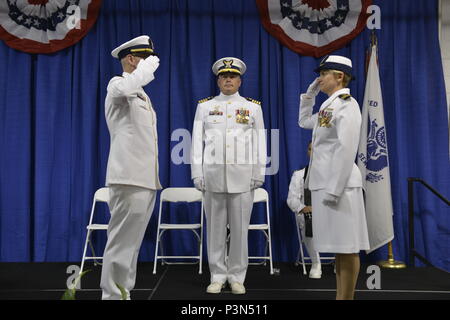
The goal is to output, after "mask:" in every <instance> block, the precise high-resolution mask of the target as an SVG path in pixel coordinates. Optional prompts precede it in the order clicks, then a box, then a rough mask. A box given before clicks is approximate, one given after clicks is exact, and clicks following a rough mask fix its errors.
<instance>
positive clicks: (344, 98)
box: [339, 93, 351, 100]
mask: <svg viewBox="0 0 450 320" xmlns="http://www.w3.org/2000/svg"><path fill="white" fill-rule="evenodd" d="M350 97H351V95H349V94H346V93H344V94H341V95H339V98H341V99H343V100H349V99H350Z"/></svg>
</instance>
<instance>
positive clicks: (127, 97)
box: [105, 60, 161, 190]
mask: <svg viewBox="0 0 450 320" xmlns="http://www.w3.org/2000/svg"><path fill="white" fill-rule="evenodd" d="M148 70H149V66H148V62H147V61H146V60H141V61H140V62H139V64H138V66H137V68H136V70H134V71H133V72H132V73H131V74H130V73H126V72H124V73H123V74H122V76H121V77H120V76H118V77H114V78H112V79H111V80H110V82H109V84H108V93H107V95H106V99H105V115H106V123H107V124H108V129H109V133H110V136H111V145H110V151H109V158H108V167H107V171H106V185H107V186H109V185H112V184H126V185H134V186H139V187H143V188H148V189H153V190H157V189H161V184H160V182H159V176H158V136H157V130H156V113H155V111H154V110H153V107H152V103H151V101H150V99H149V97H148V96H147V94H146V93H145V91H144V89H143V88H142V87H143V86H145V85H147V84H148V83H149V82H150V81H152V80H153V79H154V76H153V73H152V72H149V71H148Z"/></svg>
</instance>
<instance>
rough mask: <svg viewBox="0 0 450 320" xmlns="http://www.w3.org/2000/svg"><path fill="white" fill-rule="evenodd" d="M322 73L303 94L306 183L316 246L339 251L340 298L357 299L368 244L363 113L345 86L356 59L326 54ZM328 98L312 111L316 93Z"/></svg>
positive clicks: (320, 69) (337, 297)
mask: <svg viewBox="0 0 450 320" xmlns="http://www.w3.org/2000/svg"><path fill="white" fill-rule="evenodd" d="M315 71H316V72H318V73H319V74H320V76H319V77H318V78H316V79H315V80H314V81H313V82H312V83H311V85H310V86H309V87H308V90H307V92H306V93H305V94H302V95H301V96H300V112H299V125H300V127H302V128H305V129H312V130H313V134H312V143H313V147H312V150H313V151H312V155H311V158H310V164H309V170H308V176H307V178H306V181H305V184H306V186H307V187H308V188H309V189H310V190H311V198H312V207H313V208H314V218H313V234H314V238H313V241H314V247H315V248H316V250H317V251H319V252H330V253H335V254H336V288H337V290H336V299H337V300H342V299H353V297H354V292H355V286H356V281H357V279H358V274H359V267H360V262H359V251H360V250H368V249H369V239H368V232H367V223H366V218H365V209H364V200H363V194H362V178H361V173H360V171H359V169H358V167H357V166H356V164H355V159H356V153H357V150H358V143H359V135H360V127H361V112H360V109H359V105H358V103H357V102H356V100H355V99H353V98H352V97H351V96H350V89H348V88H346V87H347V85H348V83H349V82H350V80H351V79H352V62H351V60H350V59H348V58H346V57H342V56H327V57H325V58H324V59H323V60H322V62H321V63H320V65H319V67H318V68H317V69H316V70H315ZM319 91H322V92H323V93H325V94H327V95H328V96H329V98H328V99H327V100H326V101H325V102H324V103H323V104H322V105H321V106H320V110H319V112H318V113H315V114H313V113H312V111H313V106H314V104H315V97H316V95H317V94H318V93H319Z"/></svg>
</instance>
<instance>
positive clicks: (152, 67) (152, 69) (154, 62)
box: [145, 56, 159, 73]
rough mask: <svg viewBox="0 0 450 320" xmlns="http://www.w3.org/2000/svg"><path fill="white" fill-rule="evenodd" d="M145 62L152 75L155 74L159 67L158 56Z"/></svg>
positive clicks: (151, 57) (150, 57)
mask: <svg viewBox="0 0 450 320" xmlns="http://www.w3.org/2000/svg"><path fill="white" fill-rule="evenodd" d="M145 62H146V63H147V64H148V67H149V71H150V72H151V73H154V72H155V71H156V69H158V67H159V58H158V57H157V56H149V57H148V58H147V59H145Z"/></svg>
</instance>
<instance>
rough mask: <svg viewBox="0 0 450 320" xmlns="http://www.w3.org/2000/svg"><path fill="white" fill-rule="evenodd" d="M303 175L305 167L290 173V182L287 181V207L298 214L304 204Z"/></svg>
mask: <svg viewBox="0 0 450 320" xmlns="http://www.w3.org/2000/svg"><path fill="white" fill-rule="evenodd" d="M304 175H305V169H304V168H303V169H301V170H297V171H294V173H293V174H292V178H291V182H290V183H289V193H288V197H287V201H286V202H287V204H288V206H289V208H290V209H291V210H292V212H294V213H295V214H298V213H299V212H300V211H301V210H303V208H304V207H306V205H305V192H304V187H305V186H304Z"/></svg>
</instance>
